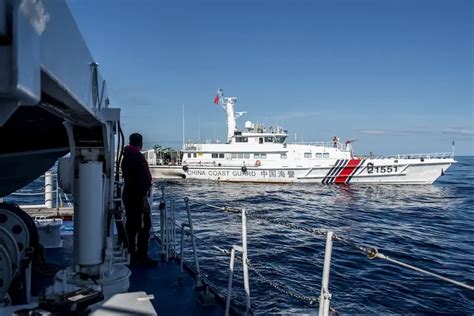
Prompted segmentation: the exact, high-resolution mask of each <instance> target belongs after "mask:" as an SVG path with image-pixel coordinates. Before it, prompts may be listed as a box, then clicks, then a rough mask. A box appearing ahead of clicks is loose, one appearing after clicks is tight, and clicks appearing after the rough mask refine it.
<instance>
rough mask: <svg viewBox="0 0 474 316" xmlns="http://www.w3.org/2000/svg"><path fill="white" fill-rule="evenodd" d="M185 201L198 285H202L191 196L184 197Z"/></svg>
mask: <svg viewBox="0 0 474 316" xmlns="http://www.w3.org/2000/svg"><path fill="white" fill-rule="evenodd" d="M184 203H186V212H187V213H188V222H189V233H190V234H191V241H192V243H193V254H194V262H195V264H196V272H197V276H196V287H200V286H202V279H201V270H200V269H199V260H198V256H197V249H196V240H195V238H194V229H193V221H192V220H191V210H190V209H189V198H187V197H185V198H184Z"/></svg>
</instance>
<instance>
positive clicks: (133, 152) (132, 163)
mask: <svg viewBox="0 0 474 316" xmlns="http://www.w3.org/2000/svg"><path fill="white" fill-rule="evenodd" d="M142 147H143V137H142V135H140V134H138V133H133V134H131V135H130V137H129V145H128V146H126V147H125V148H124V151H123V160H122V166H121V167H122V175H123V179H124V182H125V185H124V189H123V195H122V199H123V203H124V205H125V212H126V215H127V221H126V224H125V229H126V232H127V238H128V243H129V252H130V255H131V261H132V264H145V265H149V266H154V265H156V264H157V261H155V260H152V259H150V258H149V257H148V242H149V238H150V229H151V210H150V205H149V203H148V195H149V192H150V187H151V185H152V183H151V180H152V179H151V174H150V169H149V168H148V163H147V161H146V159H145V157H144V156H143V155H142V153H141V152H140V150H141V149H142Z"/></svg>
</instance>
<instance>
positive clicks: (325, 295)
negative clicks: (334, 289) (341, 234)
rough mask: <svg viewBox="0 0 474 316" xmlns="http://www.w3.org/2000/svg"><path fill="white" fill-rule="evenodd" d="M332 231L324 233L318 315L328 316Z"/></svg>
mask: <svg viewBox="0 0 474 316" xmlns="http://www.w3.org/2000/svg"><path fill="white" fill-rule="evenodd" d="M333 234H334V233H333V232H332V231H327V233H326V251H325V253H324V267H323V279H322V282H321V296H320V297H319V315H320V316H327V315H329V302H330V300H331V294H330V293H329V271H330V269H331V255H332V236H333Z"/></svg>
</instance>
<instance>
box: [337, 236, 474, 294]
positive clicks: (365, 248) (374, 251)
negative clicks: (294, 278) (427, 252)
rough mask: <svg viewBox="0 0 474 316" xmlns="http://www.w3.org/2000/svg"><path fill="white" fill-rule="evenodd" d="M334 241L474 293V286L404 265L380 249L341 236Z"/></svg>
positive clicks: (372, 257)
mask: <svg viewBox="0 0 474 316" xmlns="http://www.w3.org/2000/svg"><path fill="white" fill-rule="evenodd" d="M333 239H334V240H336V241H339V242H341V243H343V244H344V245H347V246H350V247H352V248H354V249H357V250H359V251H361V252H362V253H364V254H366V255H367V257H368V258H369V259H377V258H378V259H384V260H387V261H389V262H391V263H394V264H397V265H399V266H401V267H404V268H407V269H410V270H413V271H417V272H419V273H422V274H426V275H429V276H432V277H434V278H437V279H439V280H442V281H445V282H448V283H451V284H454V285H457V286H460V287H462V288H465V289H468V290H471V291H474V286H471V285H468V284H465V283H462V282H459V281H456V280H453V279H450V278H447V277H445V276H442V275H439V274H436V273H433V272H430V271H427V270H424V269H421V268H418V267H415V266H412V265H410V264H407V263H404V262H402V261H399V260H396V259H392V258H390V257H389V256H387V255H384V254H383V253H380V252H379V251H378V249H377V248H375V247H370V246H366V245H361V244H357V243H355V242H353V241H351V240H349V239H346V238H343V237H341V236H336V235H333Z"/></svg>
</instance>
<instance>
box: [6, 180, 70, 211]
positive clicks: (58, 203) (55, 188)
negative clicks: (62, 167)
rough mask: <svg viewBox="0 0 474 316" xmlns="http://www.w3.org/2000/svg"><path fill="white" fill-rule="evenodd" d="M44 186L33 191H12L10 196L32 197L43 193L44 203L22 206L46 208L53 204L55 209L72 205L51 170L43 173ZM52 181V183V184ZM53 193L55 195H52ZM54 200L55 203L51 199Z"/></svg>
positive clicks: (50, 207)
mask: <svg viewBox="0 0 474 316" xmlns="http://www.w3.org/2000/svg"><path fill="white" fill-rule="evenodd" d="M43 177H44V188H43V190H37V191H35V192H32V191H25V190H19V191H16V192H14V193H11V195H12V196H18V197H19V196H21V197H33V196H42V195H44V204H39V205H33V204H26V205H21V206H22V207H29V208H32V207H35V208H46V209H52V208H53V206H54V208H55V209H59V208H61V207H72V203H71V201H70V200H69V198H68V196H67V194H66V193H64V192H63V191H62V190H61V188H60V187H59V184H58V175H57V173H54V172H52V171H46V173H45V174H44V176H43ZM53 181H54V185H53ZM53 194H55V196H53ZM54 200H55V203H53V201H54Z"/></svg>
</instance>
